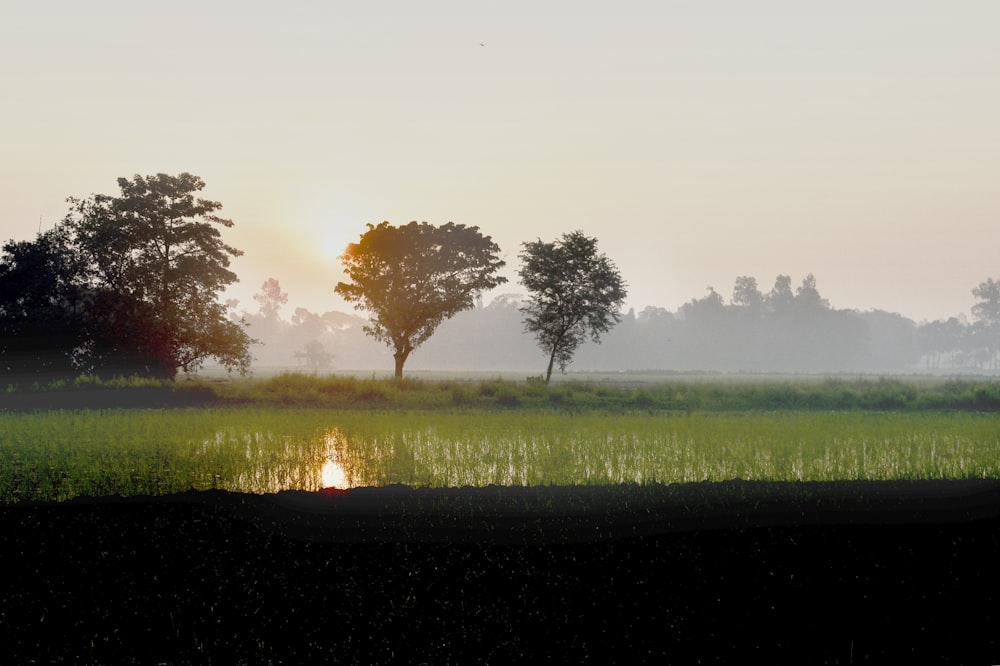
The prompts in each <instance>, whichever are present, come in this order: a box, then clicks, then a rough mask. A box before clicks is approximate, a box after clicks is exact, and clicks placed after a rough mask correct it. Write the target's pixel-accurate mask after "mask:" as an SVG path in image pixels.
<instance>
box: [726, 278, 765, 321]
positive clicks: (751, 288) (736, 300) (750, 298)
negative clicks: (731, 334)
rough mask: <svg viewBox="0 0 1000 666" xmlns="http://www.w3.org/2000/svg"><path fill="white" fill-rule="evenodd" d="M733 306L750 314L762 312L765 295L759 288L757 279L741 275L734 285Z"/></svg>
mask: <svg viewBox="0 0 1000 666" xmlns="http://www.w3.org/2000/svg"><path fill="white" fill-rule="evenodd" d="M731 302H732V304H733V305H735V306H737V307H740V308H744V309H745V310H747V311H749V312H755V313H756V312H760V310H761V309H763V307H764V294H762V293H760V289H758V288H757V278H755V277H750V276H747V275H741V276H739V277H737V278H736V283H735V284H734V285H733V298H732V301H731Z"/></svg>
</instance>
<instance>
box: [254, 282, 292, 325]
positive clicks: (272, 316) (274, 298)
mask: <svg viewBox="0 0 1000 666" xmlns="http://www.w3.org/2000/svg"><path fill="white" fill-rule="evenodd" d="M253 300H255V301H257V304H258V305H259V306H260V316H261V317H263V318H264V319H268V320H272V321H273V320H276V319H277V318H278V310H280V309H281V307H282V306H283V305H285V303H287V302H288V294H287V293H285V292H283V291H281V284H280V283H279V282H278V281H277V280H275V279H274V278H267V280H265V281H264V284H262V285H261V286H260V293H258V294H254V296H253Z"/></svg>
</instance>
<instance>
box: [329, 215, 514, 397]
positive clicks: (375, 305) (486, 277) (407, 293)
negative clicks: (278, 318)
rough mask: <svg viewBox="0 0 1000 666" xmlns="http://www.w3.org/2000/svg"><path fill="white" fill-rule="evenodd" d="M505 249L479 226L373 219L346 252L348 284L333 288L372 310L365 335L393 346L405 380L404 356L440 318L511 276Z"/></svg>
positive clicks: (468, 305) (398, 371)
mask: <svg viewBox="0 0 1000 666" xmlns="http://www.w3.org/2000/svg"><path fill="white" fill-rule="evenodd" d="M499 252H500V249H499V247H498V246H497V244H496V243H494V242H493V241H492V240H491V239H490V237H489V236H484V235H482V234H481V233H480V232H479V227H467V226H465V225H462V224H454V223H452V222H449V223H447V224H445V225H442V226H434V225H432V224H428V223H427V222H421V223H419V224H418V223H417V222H410V223H409V224H406V225H402V226H399V227H395V226H392V225H391V224H389V223H388V222H382V223H381V224H379V225H378V226H375V225H373V224H369V225H368V231H366V232H365V233H364V234H362V236H361V239H360V240H359V241H358V242H357V243H351V244H350V245H348V246H347V250H346V251H345V252H344V254H343V255H342V256H341V257H340V259H341V261H342V262H343V265H344V272H345V274H346V275H347V277H348V278H349V279H350V282H339V283H338V284H337V286H336V288H335V291H336V293H337V294H339V295H340V296H342V297H343V298H344V299H345V300H347V301H349V302H353V303H354V304H355V305H354V307H355V308H356V309H358V310H367V311H368V312H370V313H371V317H370V319H369V323H368V324H367V325H366V326H365V332H366V333H368V334H369V335H371V336H372V337H374V338H375V339H377V340H380V341H382V342H384V343H386V344H387V345H389V346H390V347H391V348H392V350H393V358H394V359H395V376H396V377H397V378H399V377H402V376H403V365H404V364H405V363H406V359H407V358H409V356H410V354H411V353H412V352H413V350H414V349H416V348H417V347H419V346H420V344H421V343H423V342H425V341H426V340H427V339H428V338H430V336H431V335H432V334H433V333H434V330H435V329H436V328H437V327H438V325H439V324H440V323H441V322H442V321H444V320H445V319H448V318H449V317H452V316H454V315H455V314H457V313H458V312H461V311H462V310H468V309H470V308H472V307H473V306H474V305H475V298H476V296H478V295H479V294H481V293H482V292H484V291H487V290H489V289H493V288H494V287H496V286H498V285H500V284H503V283H504V282H506V281H507V279H506V278H504V277H502V276H498V275H497V274H496V273H497V271H499V270H500V269H501V268H502V267H503V266H504V262H503V261H502V260H501V259H500V258H499V256H498V255H499Z"/></svg>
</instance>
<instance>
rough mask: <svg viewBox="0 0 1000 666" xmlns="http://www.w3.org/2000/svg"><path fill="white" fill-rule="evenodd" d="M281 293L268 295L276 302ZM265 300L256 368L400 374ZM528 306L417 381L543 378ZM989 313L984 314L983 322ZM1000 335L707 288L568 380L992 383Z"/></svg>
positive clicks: (811, 294) (346, 318) (470, 320)
mask: <svg viewBox="0 0 1000 666" xmlns="http://www.w3.org/2000/svg"><path fill="white" fill-rule="evenodd" d="M269 282H270V281H269ZM984 284H986V283H984ZM994 284H996V283H994ZM265 285H267V283H265ZM275 285H276V282H275ZM275 285H270V286H271V289H272V291H273V290H274V287H275ZM279 293H280V290H279ZM281 295H282V296H283V294H281ZM262 296H263V294H262ZM256 298H257V300H258V301H259V302H260V303H261V308H260V309H259V311H257V312H247V311H243V312H242V313H241V315H240V316H242V317H243V318H244V319H245V320H246V321H247V322H248V323H249V324H250V327H249V329H248V330H249V333H250V335H252V336H253V337H254V338H257V339H258V340H259V341H260V342H261V344H258V345H256V346H254V347H253V348H252V353H253V355H254V357H255V366H256V367H258V368H260V367H263V366H271V367H293V366H297V367H299V368H302V369H305V370H319V371H322V370H334V369H340V370H346V369H351V370H364V369H383V368H391V367H392V357H391V353H390V352H389V350H388V349H387V348H386V347H385V346H384V345H382V344H380V343H378V342H376V341H374V340H372V339H371V338H369V337H367V336H366V335H365V334H364V332H363V331H362V326H363V325H364V323H365V320H364V319H363V318H361V317H358V316H356V315H354V314H350V313H344V312H336V311H331V312H325V313H313V312H310V311H308V310H306V309H304V308H296V309H295V310H294V314H293V315H292V316H291V319H290V320H285V319H283V318H282V317H281V314H280V307H276V306H275V301H274V299H273V298H272V300H271V301H270V302H265V300H264V299H263V298H262V297H256ZM279 300H280V299H279ZM283 302H284V301H282V303H283ZM522 302H523V297H522V296H520V295H518V294H503V295H500V296H498V297H495V298H494V299H493V300H492V301H491V302H490V303H489V304H486V305H483V304H480V305H479V306H478V307H476V308H475V309H473V310H469V311H466V312H461V313H459V314H458V315H456V316H455V317H453V318H452V319H449V320H447V321H445V322H444V323H442V324H441V326H440V328H439V329H438V331H437V332H436V333H435V335H434V336H433V337H432V338H431V339H429V340H428V341H427V342H426V343H425V344H424V345H422V346H421V347H420V348H419V349H418V350H417V352H415V353H414V355H413V358H412V361H411V362H410V365H411V367H412V369H415V370H453V371H459V370H479V371H484V370H486V371H527V372H529V373H532V372H535V371H537V372H541V371H542V370H543V369H544V363H545V358H543V355H542V354H541V353H540V351H539V350H538V348H537V346H536V345H535V344H534V341H533V340H532V339H531V337H530V336H528V335H526V334H525V333H524V323H523V314H522V313H521V312H520V311H519V307H521V305H522ZM982 305H983V303H980V304H979V305H978V306H976V307H979V308H980V310H981V309H982V308H981V306H982ZM973 310H974V312H975V311H976V308H973ZM233 316H236V314H235V310H234V315H233ZM997 330H998V329H997V326H996V324H995V323H992V322H991V321H990V320H988V319H987V318H985V317H981V318H979V319H977V321H975V322H974V323H969V322H967V321H965V320H964V318H959V317H952V318H950V319H948V320H937V321H932V322H923V323H920V324H918V323H916V322H914V321H913V320H912V319H909V318H907V317H904V316H902V315H900V314H897V313H893V312H888V311H884V310H872V311H866V312H861V311H857V310H851V309H836V308H833V307H831V306H830V304H829V302H828V301H827V299H825V298H823V297H822V296H821V295H820V293H819V290H818V287H817V285H816V279H815V277H814V276H812V275H808V276H806V277H805V278H804V279H803V280H802V282H801V284H800V285H799V286H798V287H796V288H793V286H792V280H791V278H790V276H787V275H779V276H778V277H777V278H776V280H775V283H774V286H773V288H772V289H771V290H770V291H769V292H766V293H764V292H762V291H761V290H760V289H759V288H758V287H757V282H756V279H755V278H753V277H747V276H740V277H738V278H737V279H736V282H735V284H734V288H733V293H732V297H731V298H730V299H729V300H728V302H727V300H726V299H725V298H724V297H723V296H722V295H721V294H720V293H718V292H717V291H715V290H714V289H712V288H709V290H708V293H707V294H706V295H705V296H703V297H701V298H695V299H692V300H691V301H689V302H687V303H685V304H684V305H682V306H681V307H680V308H678V309H677V310H676V311H669V310H666V309H664V308H660V307H646V308H644V309H642V310H641V311H639V312H635V311H634V310H632V311H629V312H628V313H626V314H625V315H624V316H623V317H622V320H621V322H620V323H619V324H618V325H617V326H616V327H614V328H613V329H612V330H611V331H610V332H609V333H608V334H607V335H606V336H605V337H604V339H603V341H602V343H601V344H592V343H588V344H586V345H584V346H583V347H581V348H580V349H579V351H578V352H577V354H576V356H575V358H574V360H573V364H572V366H571V367H570V368H569V369H570V370H571V371H573V370H576V371H598V372H602V371H603V372H620V371H664V372H671V371H673V372H697V371H701V372H755V373H796V372H801V373H840V372H847V373H854V372H857V373H892V372H915V371H940V372H944V373H957V372H982V371H989V370H996V369H997V340H998V336H997Z"/></svg>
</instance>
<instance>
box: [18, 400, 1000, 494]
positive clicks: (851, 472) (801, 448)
mask: <svg viewBox="0 0 1000 666" xmlns="http://www.w3.org/2000/svg"><path fill="white" fill-rule="evenodd" d="M488 386H489V384H478V385H475V384H473V385H469V386H466V387H463V390H465V391H468V392H469V393H470V394H475V395H480V394H481V391H482V390H483V388H484V387H488ZM501 388H507V387H505V386H504V387H501ZM424 389H426V387H424ZM529 389H530V387H529ZM383 390H389V389H384V388H383ZM391 390H393V391H396V390H405V389H401V388H400V387H399V386H398V385H394V386H391ZM426 390H429V389H426ZM451 390H453V389H450V388H445V389H439V388H438V387H435V388H434V391H435V392H440V393H443V394H444V395H450V391H451ZM522 390H528V389H522ZM550 390H551V389H550ZM511 395H515V396H516V395H517V394H516V393H513V390H512V393H511ZM634 395H635V394H633V399H634ZM655 399H656V398H655V397H654V400H655ZM519 400H520V398H519ZM265 402H266V401H265ZM307 404H308V401H307ZM736 478H741V479H754V480H770V481H810V480H815V481H831V480H854V479H864V480H892V479H980V478H990V479H996V478H1000V414H997V413H992V412H991V413H979V412H973V411H932V410H921V411H913V410H910V411H907V410H895V411H892V410H878V411H876V410H860V409H851V410H842V411H829V410H818V409H797V410H790V409H780V410H761V409H750V410H741V411H734V410H726V411H701V410H683V411H682V410H674V411H670V410H662V409H661V410H649V409H633V410H628V411H623V410H621V409H614V410H606V409H590V410H587V409H582V408H577V409H560V408H558V405H557V406H549V407H546V408H532V407H525V406H523V404H522V406H520V407H518V406H509V407H506V408H502V409H499V408H490V409H484V408H480V407H475V406H473V407H468V408H456V407H455V406H454V405H453V404H450V403H449V406H448V407H447V408H439V409H426V408H425V409H409V410H399V409H394V410H386V409H378V408H368V409H356V408H355V409H327V408H322V407H315V406H314V407H307V408H302V407H294V406H291V407H290V406H272V405H268V404H264V405H259V404H258V405H225V406H208V407H184V408H161V409H109V410H40V411H31V412H6V413H0V503H5V504H10V503H15V502H19V501H50V500H57V501H58V500H67V499H71V498H73V497H77V496H106V495H123V496H127V495H162V494H170V493H175V492H182V491H185V490H189V489H199V490H201V489H209V488H221V489H227V490H232V491H240V492H252V493H261V492H277V491H280V490H285V489H305V490H315V489H319V488H321V487H324V486H325V485H331V484H334V485H341V486H343V485H346V486H367V485H375V486H383V485H388V484H395V483H401V484H408V485H413V486H433V487H441V486H465V485H471V486H485V485H489V484H498V485H567V484H619V483H637V484H648V483H682V482H692V481H705V480H707V481H719V480H725V479H736Z"/></svg>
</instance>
